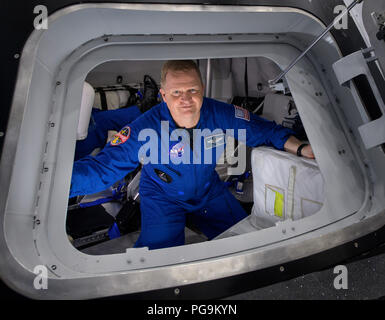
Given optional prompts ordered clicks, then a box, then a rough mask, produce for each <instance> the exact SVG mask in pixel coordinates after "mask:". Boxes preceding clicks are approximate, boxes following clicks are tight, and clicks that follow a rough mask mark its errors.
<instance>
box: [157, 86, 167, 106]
mask: <svg viewBox="0 0 385 320" xmlns="http://www.w3.org/2000/svg"><path fill="white" fill-rule="evenodd" d="M159 92H160V95H161V96H162V100H163V101H164V102H166V93H165V92H164V90H163V89H162V88H160V89H159ZM166 103H167V102H166Z"/></svg>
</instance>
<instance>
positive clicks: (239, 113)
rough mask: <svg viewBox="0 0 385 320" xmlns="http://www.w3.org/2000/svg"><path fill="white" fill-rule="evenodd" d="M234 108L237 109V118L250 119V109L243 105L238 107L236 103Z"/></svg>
mask: <svg viewBox="0 0 385 320" xmlns="http://www.w3.org/2000/svg"><path fill="white" fill-rule="evenodd" d="M234 110H235V117H236V118H238V119H243V120H246V121H250V113H249V111H248V110H246V109H244V108H242V107H238V106H236V105H234Z"/></svg>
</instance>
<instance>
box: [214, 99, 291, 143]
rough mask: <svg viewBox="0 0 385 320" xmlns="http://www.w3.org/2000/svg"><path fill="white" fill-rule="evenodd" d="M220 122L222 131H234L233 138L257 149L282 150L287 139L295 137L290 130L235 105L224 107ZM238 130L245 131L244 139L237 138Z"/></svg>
mask: <svg viewBox="0 0 385 320" xmlns="http://www.w3.org/2000/svg"><path fill="white" fill-rule="evenodd" d="M223 111H224V112H223V114H222V119H221V120H222V122H223V125H224V130H226V129H227V128H233V129H234V137H235V138H236V139H238V140H240V141H242V140H245V141H244V142H245V143H246V145H248V146H250V147H257V146H260V145H266V146H270V147H274V148H276V149H278V150H284V147H283V146H284V144H285V142H286V141H287V139H288V138H289V137H290V136H292V135H295V132H294V131H293V130H291V129H288V128H285V127H283V126H281V125H278V124H277V123H275V122H274V121H269V120H266V119H263V118H261V117H259V116H257V115H255V114H253V113H251V112H249V111H248V110H246V109H244V108H242V107H238V106H235V105H224V106H223ZM239 129H245V130H246V131H245V132H246V137H243V138H242V137H241V136H239V134H240V132H241V131H239Z"/></svg>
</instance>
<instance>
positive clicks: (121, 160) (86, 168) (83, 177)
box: [70, 126, 141, 198]
mask: <svg viewBox="0 0 385 320" xmlns="http://www.w3.org/2000/svg"><path fill="white" fill-rule="evenodd" d="M136 131H137V130H136V129H135V128H132V127H129V126H126V127H124V128H123V129H122V130H121V131H120V132H119V133H117V134H116V135H115V136H114V137H113V139H112V141H111V142H109V143H108V144H107V145H106V147H105V148H104V149H103V150H102V151H101V152H100V153H99V154H98V155H96V156H94V157H93V156H87V157H84V158H82V159H80V160H78V161H75V163H74V166H73V170H72V180H71V190H70V198H71V197H75V196H78V195H85V194H92V193H95V192H100V191H103V190H105V189H107V188H108V187H109V186H111V185H112V184H114V183H115V182H116V181H118V180H120V179H122V178H123V177H125V176H126V175H127V174H128V173H129V172H131V171H133V170H134V169H135V168H136V167H137V166H138V165H139V159H138V152H139V149H140V147H141V142H139V141H138V139H137V132H136Z"/></svg>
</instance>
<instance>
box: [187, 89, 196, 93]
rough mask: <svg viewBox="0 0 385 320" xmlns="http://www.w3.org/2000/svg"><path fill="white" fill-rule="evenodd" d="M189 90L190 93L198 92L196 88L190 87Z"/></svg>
mask: <svg viewBox="0 0 385 320" xmlns="http://www.w3.org/2000/svg"><path fill="white" fill-rule="evenodd" d="M189 91H190V93H192V94H195V93H198V90H197V89H190V90H189Z"/></svg>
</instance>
